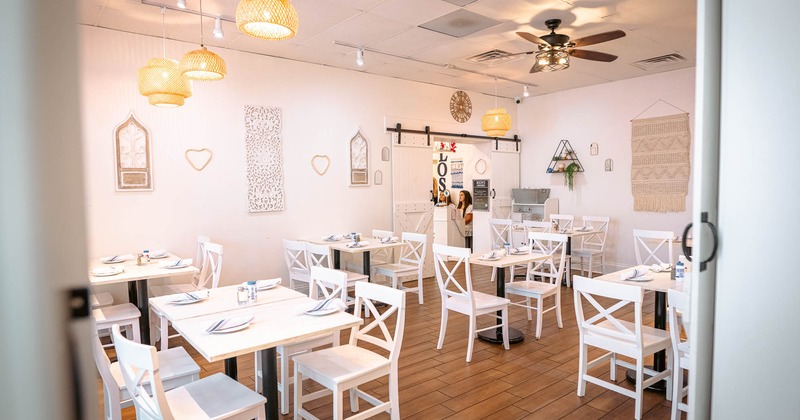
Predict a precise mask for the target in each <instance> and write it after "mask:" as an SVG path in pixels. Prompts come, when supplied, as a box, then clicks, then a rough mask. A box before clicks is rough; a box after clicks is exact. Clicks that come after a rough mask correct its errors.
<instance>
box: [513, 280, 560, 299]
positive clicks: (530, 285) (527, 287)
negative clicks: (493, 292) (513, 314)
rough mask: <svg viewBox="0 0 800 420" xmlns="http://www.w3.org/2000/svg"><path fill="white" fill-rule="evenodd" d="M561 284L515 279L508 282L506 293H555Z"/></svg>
mask: <svg viewBox="0 0 800 420" xmlns="http://www.w3.org/2000/svg"><path fill="white" fill-rule="evenodd" d="M559 287H560V286H559V285H558V284H551V283H545V282H542V281H515V282H512V283H506V293H513V294H517V295H523V296H542V295H548V294H551V293H555V291H556V289H558V288H559Z"/></svg>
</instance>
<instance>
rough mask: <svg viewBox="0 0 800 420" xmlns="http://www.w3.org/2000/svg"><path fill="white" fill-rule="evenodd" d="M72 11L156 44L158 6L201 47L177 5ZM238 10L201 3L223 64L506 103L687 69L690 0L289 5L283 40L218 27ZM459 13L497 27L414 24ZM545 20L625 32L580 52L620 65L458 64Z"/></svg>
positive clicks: (124, 1)
mask: <svg viewBox="0 0 800 420" xmlns="http://www.w3.org/2000/svg"><path fill="white" fill-rule="evenodd" d="M148 3H150V4H148ZM453 3H469V4H467V5H466V6H464V7H459V6H457V5H456V4H453ZM78 4H79V8H80V10H79V23H81V24H84V25H91V26H98V27H103V28H109V29H116V30H121V31H126V32H133V33H138V34H143V35H150V36H157V37H161V13H160V10H159V7H158V6H153V5H151V4H156V5H158V4H163V5H165V6H167V8H168V10H167V11H166V16H165V21H166V36H167V38H169V39H174V40H180V41H187V42H193V43H198V42H199V38H200V28H199V23H200V17H199V15H198V14H196V13H195V14H192V13H187V12H185V11H181V10H180V9H178V8H177V7H176V4H177V1H176V0H78ZM186 4H187V6H188V7H187V10H194V11H195V12H196V11H198V10H199V7H200V6H199V0H186ZM237 4H238V0H205V1H204V2H203V13H204V15H206V16H207V17H206V18H205V19H203V25H204V26H203V31H204V34H205V37H204V41H205V45H206V46H207V47H209V49H211V50H213V51H216V52H217V53H219V54H220V55H222V56H223V58H224V50H225V49H232V50H239V51H246V52H252V53H257V54H264V55H269V56H274V57H282V58H288V59H292V60H298V61H304V62H309V63H316V64H321V65H326V66H331V67H338V68H343V69H349V70H353V71H361V72H365V73H372V74H378V75H384V76H391V77H396V78H400V79H407V80H413V81H418V82H425V83H431V84H435V85H441V86H447V87H452V88H455V89H464V90H470V91H475V92H483V93H486V94H489V95H493V94H494V91H495V82H494V77H498V82H497V85H496V88H497V94H498V95H499V96H504V97H508V98H513V97H516V96H521V93H522V85H523V84H528V85H530V86H531V88H530V92H531V95H541V94H545V93H551V92H557V91H563V90H568V89H573V88H577V87H582V86H589V85H593V84H598V83H605V82H609V81H614V80H622V79H628V78H632V77H639V76H644V75H647V74H651V73H657V72H661V71H669V70H676V69H680V68H685V67H691V66H694V65H695V32H696V20H697V19H696V7H697V6H696V0H475V1H471V2H470V0H460V1H459V0H451V1H445V0H293V1H292V4H293V5H294V6H295V8H296V9H297V13H298V15H299V20H300V27H299V29H298V33H297V35H296V36H295V37H294V38H291V39H289V40H286V41H264V40H259V39H256V38H251V37H249V36H246V35H243V34H242V33H240V32H239V31H238V30H237V29H236V25H235V23H233V22H229V21H225V20H224V19H230V20H231V21H233V20H235V19H234V16H235V13H236V5H237ZM459 9H464V10H466V11H469V12H472V13H476V14H479V15H482V16H485V17H488V18H490V19H493V20H495V21H497V23H496V24H494V25H493V26H490V27H488V28H487V29H484V30H481V31H478V32H475V33H472V34H469V35H465V36H463V37H461V38H457V37H453V36H450V35H445V34H442V33H439V32H434V31H432V30H428V29H424V28H422V27H420V25H422V24H424V23H426V22H428V21H431V20H434V19H436V18H439V17H442V16H444V15H447V14H449V13H451V12H454V11H458V10H459ZM217 15H221V16H222V17H223V22H222V27H223V30H224V33H225V37H224V38H222V39H217V38H214V37H213V36H211V32H212V30H213V29H214V17H215V16H217ZM552 18H558V19H561V20H562V21H563V23H562V24H561V27H560V28H559V29H558V30H557V31H556V32H558V33H561V34H565V35H569V36H570V37H571V38H572V39H576V38H581V37H585V36H588V35H593V34H596V33H601V32H607V31H612V30H617V29H621V30H623V31H625V33H626V34H627V36H625V37H624V38H620V39H617V40H614V41H609V42H607V43H602V44H597V45H591V46H588V47H585V48H584V49H587V50H594V51H601V52H605V53H609V54H614V55H618V56H619V58H618V59H617V60H616V61H614V62H612V63H600V62H593V61H587V60H581V59H577V58H573V59H572V60H571V65H570V67H569V68H568V69H566V70H562V71H558V72H553V73H535V74H531V73H529V71H530V68H531V67H532V66H533V61H534V59H533V56H532V55H520V56H518V58H517V59H516V60H513V61H509V62H505V63H499V64H495V65H486V64H475V63H469V62H466V61H464V59H465V58H467V57H470V56H473V55H475V54H480V53H483V52H486V51H489V50H492V49H500V50H503V51H507V52H510V53H518V52H525V51H532V50H536V46H535V45H534V44H532V43H530V42H528V41H525V40H523V39H521V38H520V37H518V36H517V35H516V34H515V32H517V31H522V32H530V33H533V34H535V35H537V36H541V35H544V34H546V33H548V32H549V31H548V30H547V28H546V27H545V25H544V21H545V20H547V19H552ZM334 42H337V44H334ZM341 43H344V44H348V45H351V46H344V45H338V44H341ZM354 47H361V48H364V49H365V53H364V60H365V62H366V64H365V65H364V66H363V67H359V66H357V65H356V63H355V58H356V48H354ZM667 54H679V55H681V56H683V57H684V58H685V59H686V60H685V61H679V62H670V63H668V64H665V65H661V66H653V67H652V68H649V69H648V70H643V69H642V68H640V67H637V66H635V65H633V63H635V62H637V61H639V60H644V59H649V58H653V57H658V56H663V55H667ZM228 71H229V72H230V71H235V69H230V68H229V69H228Z"/></svg>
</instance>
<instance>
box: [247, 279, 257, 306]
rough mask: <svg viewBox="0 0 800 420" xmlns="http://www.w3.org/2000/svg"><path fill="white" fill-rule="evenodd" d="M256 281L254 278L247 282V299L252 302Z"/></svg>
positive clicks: (254, 296)
mask: <svg viewBox="0 0 800 420" xmlns="http://www.w3.org/2000/svg"><path fill="white" fill-rule="evenodd" d="M256 293H257V291H256V282H255V280H250V281H248V282H247V301H248V302H250V303H253V302H255V301H256V298H257V295H256Z"/></svg>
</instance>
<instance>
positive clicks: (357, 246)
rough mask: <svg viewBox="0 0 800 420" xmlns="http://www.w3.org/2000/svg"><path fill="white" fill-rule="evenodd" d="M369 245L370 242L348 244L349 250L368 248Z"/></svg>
mask: <svg viewBox="0 0 800 420" xmlns="http://www.w3.org/2000/svg"><path fill="white" fill-rule="evenodd" d="M367 245H369V241H361V242H356V243H352V242H350V243H349V244H347V247H348V248H360V247H362V246H367Z"/></svg>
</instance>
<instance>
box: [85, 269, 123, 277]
mask: <svg viewBox="0 0 800 420" xmlns="http://www.w3.org/2000/svg"><path fill="white" fill-rule="evenodd" d="M104 268H105V267H104ZM108 268H109V270H108V271H105V270H103V271H100V272H95V271H94V270H92V271H90V274H91V275H93V276H95V277H108V276H116V275H117V274H120V273H122V272H124V271H125V269H124V268H122V267H108ZM112 268H113V269H114V270H110V269H112Z"/></svg>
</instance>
